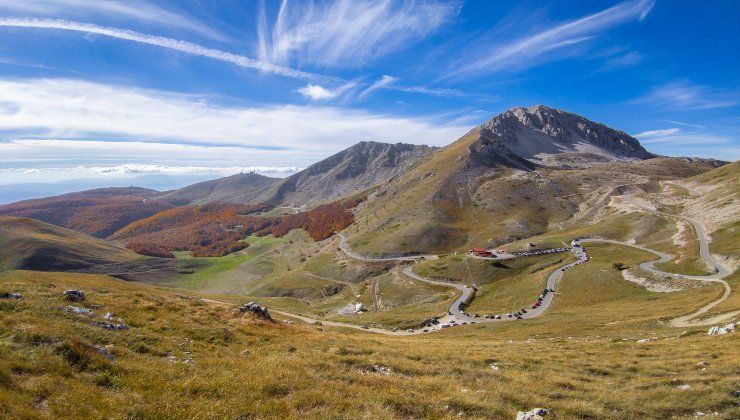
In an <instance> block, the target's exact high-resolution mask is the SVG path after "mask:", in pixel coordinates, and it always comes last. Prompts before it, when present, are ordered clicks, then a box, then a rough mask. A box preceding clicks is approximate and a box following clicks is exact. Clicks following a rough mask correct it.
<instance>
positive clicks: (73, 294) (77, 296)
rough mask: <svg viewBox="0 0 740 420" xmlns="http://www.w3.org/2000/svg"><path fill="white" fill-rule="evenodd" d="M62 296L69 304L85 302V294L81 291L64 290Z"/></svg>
mask: <svg viewBox="0 0 740 420" xmlns="http://www.w3.org/2000/svg"><path fill="white" fill-rule="evenodd" d="M62 296H63V297H64V298H65V299H66V300H68V301H70V302H82V301H83V300H85V292H83V291H82V290H65V291H64V292H63V293H62Z"/></svg>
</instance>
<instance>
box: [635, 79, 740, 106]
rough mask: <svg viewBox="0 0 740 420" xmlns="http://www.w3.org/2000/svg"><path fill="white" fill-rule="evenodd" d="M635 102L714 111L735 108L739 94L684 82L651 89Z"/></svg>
mask: <svg viewBox="0 0 740 420" xmlns="http://www.w3.org/2000/svg"><path fill="white" fill-rule="evenodd" d="M635 102H637V103H643V104H648V105H653V106H657V107H661V108H669V109H685V110H696V109H712V108H726V107H731V106H735V105H737V103H738V98H737V93H734V94H732V93H727V92H726V91H723V92H719V91H716V90H714V89H712V88H709V87H707V86H701V85H696V84H693V83H691V82H689V81H686V80H682V81H677V82H671V83H668V84H665V85H662V86H657V87H654V88H653V89H651V90H650V91H649V92H648V93H647V94H646V95H645V96H643V97H642V98H639V99H637V100H636V101H635Z"/></svg>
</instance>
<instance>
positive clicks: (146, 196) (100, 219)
mask: <svg viewBox="0 0 740 420" xmlns="http://www.w3.org/2000/svg"><path fill="white" fill-rule="evenodd" d="M159 194H160V193H159V192H158V191H154V190H150V189H146V188H138V187H126V188H100V189H95V190H88V191H81V192H76V193H69V194H63V195H58V196H54V197H47V198H39V199H34V200H26V201H20V202H17V203H12V204H6V205H4V206H0V215H7V216H16V217H30V218H33V219H37V220H41V221H43V222H46V223H51V224H53V225H57V226H61V227H65V228H68V229H73V230H76V231H79V232H83V233H87V234H88V235H92V236H96V237H99V238H104V237H106V236H109V235H111V234H113V232H115V231H117V230H118V229H121V228H122V227H124V226H126V225H128V224H129V223H131V222H133V221H135V220H139V219H141V218H144V217H148V216H151V215H153V214H155V213H157V212H160V211H162V210H165V209H168V208H171V207H172V204H170V203H168V202H166V201H162V200H158V199H155V197H156V196H157V195H159Z"/></svg>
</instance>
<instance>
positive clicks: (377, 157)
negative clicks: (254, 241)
mask: <svg viewBox="0 0 740 420" xmlns="http://www.w3.org/2000/svg"><path fill="white" fill-rule="evenodd" d="M434 150H436V148H435V147H430V146H424V145H413V144H406V143H395V144H390V143H380V142H375V141H362V142H359V143H357V144H355V145H353V146H351V147H349V148H347V149H344V150H342V151H341V152H339V153H336V154H334V155H332V156H329V157H328V158H326V159H324V160H322V161H319V162H317V163H315V164H313V165H311V166H309V167H308V168H306V169H304V170H302V171H300V172H298V173H296V174H294V175H291V176H289V177H287V178H285V179H283V180H280V181H279V182H277V183H276V184H275V185H273V186H272V187H271V188H270V189H269V190H268V191H266V193H265V194H262V195H261V196H260V197H259V198H258V201H263V202H266V203H271V204H276V205H277V204H285V205H291V206H300V205H311V204H315V203H320V202H325V201H333V200H336V199H337V198H340V197H345V196H349V195H352V194H356V193H359V192H362V191H364V190H367V189H369V188H372V187H374V186H376V185H379V184H382V183H384V182H388V181H389V180H390V179H392V178H393V177H394V176H397V175H398V174H400V173H402V172H403V171H404V170H406V169H408V168H409V167H411V166H412V165H413V164H415V163H416V162H418V160H419V159H421V158H422V157H424V156H427V155H428V154H430V153H432V152H433V151H434Z"/></svg>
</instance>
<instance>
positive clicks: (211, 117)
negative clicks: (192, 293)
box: [0, 0, 740, 185]
mask: <svg viewBox="0 0 740 420" xmlns="http://www.w3.org/2000/svg"><path fill="white" fill-rule="evenodd" d="M738 21H740V2H736V1H730V0H728V1H712V2H696V1H660V0H658V1H652V0H633V1H625V2H614V1H610V2H608V1H549V2H540V1H525V2H514V1H466V2H463V1H451V2H443V1H424V0H417V1H407V2H403V1H389V0H387V1H374V2H370V1H359V0H352V1H350V0H346V1H336V2H324V1H302V2H299V1H285V2H282V3H281V2H277V1H238V0H223V1H208V2H203V1H197V0H179V1H155V0H149V1H144V0H138V1H137V0H134V1H125V2H124V1H121V2H117V1H95V2H91V1H87V0H24V1H22V2H21V1H17V0H0V175H1V176H0V184H6V185H8V184H18V183H35V182H36V183H45V182H55V181H65V180H71V179H79V178H83V179H86V178H89V179H98V180H99V179H111V180H112V179H119V178H126V177H136V176H143V175H147V176H149V175H167V176H172V177H179V178H180V179H183V180H187V179H192V178H193V177H208V176H219V175H228V174H231V173H235V172H239V171H242V170H256V171H258V172H261V173H265V174H271V175H277V176H283V175H285V174H289V173H292V172H294V171H296V170H297V169H299V168H303V167H305V166H307V165H308V164H310V163H312V162H314V161H316V160H318V159H321V158H323V157H326V156H328V155H330V154H332V153H334V152H336V151H338V150H341V149H343V148H345V147H348V146H350V145H352V144H354V143H356V142H358V141H361V140H376V141H388V142H398V141H401V142H409V143H418V144H431V145H439V146H441V145H445V144H448V143H450V142H452V141H454V140H455V139H457V138H458V137H459V136H460V135H462V134H463V133H465V132H466V131H467V130H469V129H470V128H471V127H473V126H474V125H476V124H479V123H481V122H483V121H485V120H486V119H488V118H490V117H492V116H494V115H496V114H498V113H499V112H501V111H503V110H505V109H508V108H511V107H513V106H529V105H534V104H546V105H549V106H553V107H557V108H561V109H565V110H567V111H571V112H575V113H578V114H581V115H583V116H585V117H587V118H590V119H593V120H595V121H599V122H603V123H605V124H608V125H610V126H612V127H615V128H618V129H621V130H624V131H626V132H628V133H630V134H632V135H634V136H636V137H637V138H638V139H640V141H641V142H642V143H643V144H644V145H645V146H646V147H647V148H648V149H649V150H651V151H653V152H655V153H660V154H666V155H676V156H679V155H680V156H702V157H714V158H720V159H725V160H736V159H738V158H740V83H739V82H740V71H738V70H740V48H738V47H737V44H738V41H740V25H737V22H738Z"/></svg>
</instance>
